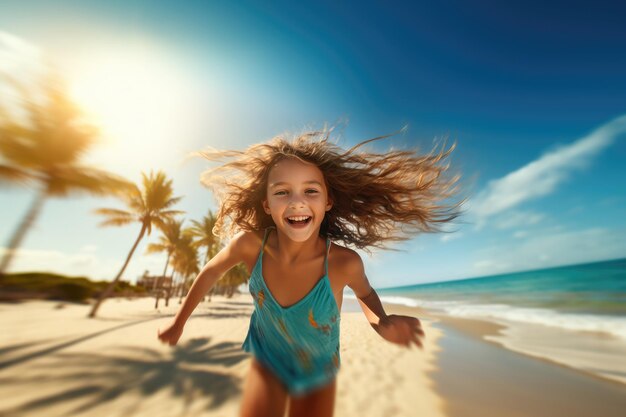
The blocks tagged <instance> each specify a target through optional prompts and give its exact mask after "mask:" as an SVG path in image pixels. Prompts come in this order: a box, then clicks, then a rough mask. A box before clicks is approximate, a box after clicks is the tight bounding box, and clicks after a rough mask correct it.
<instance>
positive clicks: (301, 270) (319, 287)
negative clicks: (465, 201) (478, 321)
mask: <svg viewBox="0 0 626 417" xmlns="http://www.w3.org/2000/svg"><path fill="white" fill-rule="evenodd" d="M331 131H332V130H323V131H317V132H309V133H305V134H302V135H300V136H299V137H297V138H296V139H295V140H292V141H288V140H286V139H284V138H282V137H276V138H274V139H273V140H271V141H270V142H268V143H265V144H258V145H254V146H252V147H250V148H249V149H247V150H246V151H243V152H238V151H222V152H220V151H215V150H211V151H206V152H201V153H200V155H202V156H204V157H206V158H207V159H209V160H221V159H222V158H224V157H228V158H235V159H234V160H232V161H230V162H228V163H225V164H224V165H222V166H220V167H217V168H214V169H211V170H209V171H207V172H206V173H205V174H203V182H204V183H205V184H206V185H208V186H210V187H211V188H212V189H213V190H214V192H215V193H216V195H217V197H218V199H219V200H220V203H221V204H220V208H219V211H218V214H217V217H218V220H217V223H216V226H215V229H214V231H220V232H221V235H222V236H227V235H228V234H229V233H230V234H232V233H233V232H235V231H236V230H237V229H239V231H238V233H237V234H236V235H235V236H234V237H233V238H232V240H231V241H230V243H229V244H228V245H227V246H226V247H225V248H224V249H222V250H221V251H220V252H219V253H218V254H217V255H216V256H215V257H214V258H212V259H211V260H210V261H209V262H208V263H207V264H206V266H205V267H204V268H203V270H202V271H201V272H200V273H199V275H198V276H197V277H196V279H195V281H194V283H193V285H192V287H191V289H190V290H189V293H188V295H187V297H186V299H185V302H184V304H183V305H182V306H181V308H180V310H179V311H178V313H177V315H176V317H175V318H174V320H173V322H172V323H171V324H170V325H169V326H168V327H166V328H165V329H163V330H162V331H159V332H158V337H159V339H160V340H161V341H162V342H164V343H168V344H169V345H175V344H176V343H177V342H178V339H179V338H180V336H181V334H182V332H183V327H184V325H185V322H186V321H187V319H188V318H189V316H190V315H191V313H192V311H193V310H194V309H195V308H196V306H197V305H198V303H199V302H200V300H201V299H202V297H203V296H204V295H205V294H206V293H207V292H208V291H209V290H210V289H211V288H212V286H213V285H214V284H215V282H216V281H217V280H218V279H219V278H220V277H221V276H222V275H223V274H224V273H225V272H227V271H228V270H229V269H230V268H232V267H233V266H235V265H236V264H238V263H240V262H243V263H244V264H245V265H246V267H247V268H248V271H250V281H249V289H250V293H251V294H252V297H253V300H254V307H255V309H254V312H253V314H252V317H251V320H250V327H249V330H248V335H247V337H246V339H245V341H244V343H243V345H242V348H243V349H244V350H245V351H246V352H250V353H251V354H252V362H251V367H250V370H249V372H248V375H247V379H246V382H245V387H244V392H243V399H242V403H241V408H240V415H241V416H283V415H284V414H285V409H286V408H287V406H288V408H289V416H299V417H304V416H316V417H321V416H332V414H333V408H334V400H335V392H336V375H337V373H338V371H339V368H340V364H341V360H340V354H339V353H340V350H339V323H340V320H341V318H340V311H341V305H342V301H343V290H344V288H345V287H346V286H348V287H350V288H351V289H352V290H353V291H354V293H355V295H356V297H357V299H358V302H359V304H360V305H361V308H362V309H363V311H364V313H365V315H366V317H367V320H368V321H369V323H370V324H371V326H372V328H373V329H374V330H375V331H376V332H377V333H378V334H379V335H380V336H381V337H382V338H383V339H385V340H387V341H389V342H392V343H396V344H400V345H403V346H406V347H407V348H408V347H410V346H411V345H412V344H415V345H416V346H418V347H419V348H422V343H421V340H420V338H422V337H424V332H423V331H422V329H421V324H420V321H419V320H418V319H417V318H414V317H408V316H401V315H387V314H386V313H385V311H384V309H383V306H382V304H381V301H380V299H379V297H378V295H377V294H376V291H374V289H373V288H372V287H371V285H370V283H369V281H368V279H367V277H366V275H365V272H364V268H363V262H362V260H361V258H360V256H359V255H358V254H357V252H355V251H354V250H352V249H348V248H346V247H344V246H341V245H339V244H337V242H342V243H344V244H346V245H352V246H354V247H356V248H362V249H366V250H367V248H369V247H380V248H384V246H383V243H385V242H390V241H399V240H405V239H408V238H409V237H410V236H411V235H413V234H415V233H417V232H433V231H438V230H436V229H435V228H434V225H435V224H436V223H445V222H448V221H451V220H453V219H454V218H455V217H457V216H458V215H459V213H457V212H455V211H454V210H455V209H457V208H458V207H459V206H460V205H461V204H462V202H461V203H457V204H454V205H452V206H450V207H445V206H437V205H434V204H433V203H434V202H435V200H437V199H441V198H445V197H448V196H451V195H453V192H454V191H455V189H456V188H455V187H452V186H453V185H454V183H455V182H456V181H457V180H458V178H459V177H458V176H456V177H454V178H452V179H450V180H444V179H443V178H442V176H441V174H442V173H443V172H444V171H446V169H447V168H448V166H447V165H446V166H439V165H437V163H438V162H439V161H440V160H441V159H443V158H445V157H446V156H448V155H449V153H450V152H452V150H453V149H454V147H455V145H456V144H454V145H453V146H452V148H451V149H450V150H448V151H447V152H442V153H440V154H437V155H434V154H432V153H431V154H428V155H418V154H417V153H416V152H412V151H389V152H387V153H383V154H378V153H373V152H370V153H366V152H362V151H361V152H359V151H358V148H360V147H361V146H362V145H363V144H365V143H368V142H371V141H373V140H377V139H382V138H384V137H387V136H383V137H380V138H375V139H371V140H369V141H366V142H362V143H360V144H358V145H356V146H354V147H353V148H351V149H349V150H347V151H345V150H343V149H341V148H340V147H338V146H336V145H334V144H332V143H330V142H329V140H328V139H329V135H330V133H331ZM446 209H447V210H448V212H446ZM227 221H229V222H230V225H229V226H230V227H229V228H228V230H227V231H225V229H226V228H225V227H224V226H225V222H227ZM320 277H321V278H320Z"/></svg>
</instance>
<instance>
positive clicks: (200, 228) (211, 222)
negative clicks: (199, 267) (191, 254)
mask: <svg viewBox="0 0 626 417" xmlns="http://www.w3.org/2000/svg"><path fill="white" fill-rule="evenodd" d="M216 222H217V217H215V215H214V214H213V212H212V211H211V210H209V214H208V215H206V216H204V217H203V218H202V220H201V221H199V222H198V221H196V220H192V221H191V223H192V224H193V226H192V227H191V229H189V230H190V232H191V233H192V234H193V236H194V237H195V238H196V241H195V245H196V247H197V248H198V249H199V248H202V247H206V253H205V256H204V263H205V264H206V263H207V262H209V260H211V258H213V257H214V256H215V255H217V253H218V252H219V251H220V249H221V248H222V246H223V244H222V242H221V241H220V238H219V237H217V236H216V235H214V234H213V228H214V227H215V223H216ZM214 292H215V286H214V287H213V288H211V290H210V291H209V301H211V296H212V295H213V293H214Z"/></svg>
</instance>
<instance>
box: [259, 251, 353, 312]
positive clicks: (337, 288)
mask: <svg viewBox="0 0 626 417" xmlns="http://www.w3.org/2000/svg"><path fill="white" fill-rule="evenodd" d="M328 264H329V271H328V280H329V283H330V287H331V290H332V293H333V296H334V298H335V302H336V303H337V306H338V308H339V309H341V304H342V301H343V297H342V296H343V287H344V285H342V283H341V282H340V281H339V277H338V276H337V274H333V270H334V268H333V265H332V258H331V256H329V259H328ZM260 266H261V273H262V276H263V280H264V283H265V286H266V287H267V288H268V289H269V291H270V292H271V293H272V296H273V297H274V299H275V300H276V301H277V302H278V304H280V305H281V306H282V307H284V308H287V307H290V306H293V305H295V304H297V303H298V302H300V301H301V300H303V299H304V298H305V297H306V296H307V295H308V294H309V293H310V292H311V291H313V290H315V289H316V287H317V286H318V285H323V283H322V282H321V281H322V280H324V279H326V278H325V268H324V257H323V256H320V257H314V258H311V259H308V260H306V261H304V262H299V263H298V264H294V265H291V266H285V265H281V264H280V263H279V262H277V261H276V259H274V258H273V257H272V256H271V255H268V254H267V253H265V254H264V255H263V259H262V262H261V265H260Z"/></svg>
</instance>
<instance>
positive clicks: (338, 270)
mask: <svg viewBox="0 0 626 417" xmlns="http://www.w3.org/2000/svg"><path fill="white" fill-rule="evenodd" d="M333 251H334V253H333ZM330 253H331V256H329V259H328V263H329V269H331V270H332V271H333V273H334V274H337V275H335V276H336V277H339V279H341V281H342V283H343V285H347V286H348V287H350V288H351V289H352V291H354V293H355V295H356V296H357V297H359V298H363V297H365V296H366V295H368V294H370V293H371V291H372V286H371V285H370V283H369V281H368V279H367V276H366V275H365V267H364V265H363V260H362V259H361V256H360V255H359V254H358V253H357V252H356V251H355V250H352V249H349V248H346V247H344V246H340V245H335V244H333V247H332V248H331V252H330Z"/></svg>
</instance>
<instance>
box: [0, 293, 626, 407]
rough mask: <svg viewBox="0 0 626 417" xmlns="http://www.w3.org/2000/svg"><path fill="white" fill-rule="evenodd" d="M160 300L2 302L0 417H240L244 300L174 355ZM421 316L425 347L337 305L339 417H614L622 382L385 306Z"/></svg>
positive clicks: (463, 326) (205, 312) (188, 337)
mask: <svg viewBox="0 0 626 417" xmlns="http://www.w3.org/2000/svg"><path fill="white" fill-rule="evenodd" d="M178 308H179V304H178V300H177V299H176V300H173V301H172V303H171V304H170V306H169V307H167V308H165V307H163V305H162V304H161V308H160V309H159V310H157V311H155V309H154V300H153V299H149V298H145V299H134V300H128V299H112V300H107V301H106V302H105V303H104V304H103V305H102V308H101V310H100V312H99V315H98V318H96V319H88V318H87V317H86V316H87V313H88V312H89V306H88V305H79V304H72V303H59V302H50V301H28V302H24V303H21V304H0V329H1V332H0V398H2V401H0V415H2V416H3V417H5V416H6V417H15V416H41V415H43V416H46V417H54V416H90V417H98V416H101V417H116V416H120V417H121V416H125V417H130V416H150V417H160V416H163V417H165V416H224V417H226V416H236V415H237V413H238V410H239V400H240V398H241V390H242V387H243V382H244V378H245V376H246V373H247V371H248V368H249V365H250V357H249V355H248V354H247V353H245V352H243V351H242V350H241V348H240V346H241V343H242V342H243V340H244V338H245V335H246V332H247V330H248V324H249V318H250V314H251V312H252V309H253V306H252V299H251V298H250V296H249V295H247V294H244V295H238V296H236V297H234V298H233V299H230V300H229V299H225V298H223V297H214V298H213V300H212V301H211V302H210V303H209V302H203V303H201V304H200V305H199V306H198V308H197V309H196V311H194V313H193V315H192V317H191V318H190V320H189V321H188V323H187V325H186V328H185V332H184V334H183V336H182V338H181V340H180V341H179V344H178V345H177V346H176V347H170V346H166V345H163V344H161V343H160V342H159V341H158V340H157V329H158V328H159V327H161V326H164V325H166V324H167V323H169V322H170V320H171V319H172V317H173V315H174V314H175V312H176V311H177V309H178ZM385 309H386V311H387V313H388V314H405V315H411V316H414V317H418V318H420V320H421V321H422V325H423V328H424V330H425V333H426V338H425V340H424V343H425V345H424V350H423V351H422V350H419V349H417V348H416V347H412V348H409V349H407V348H405V347H401V346H397V345H393V344H390V343H388V342H386V341H384V340H383V339H381V338H380V337H379V336H378V335H377V334H376V333H375V332H374V331H373V330H372V329H371V327H370V326H369V324H368V323H367V321H366V319H365V316H364V315H363V313H362V312H361V311H360V308H359V307H358V304H357V303H356V302H355V301H354V300H349V299H346V300H344V306H343V308H342V320H341V355H342V368H341V371H340V373H339V376H338V388H337V399H336V407H335V416H337V417H350V416H365V417H367V416H376V417H384V416H400V417H401V416H420V417H423V416H426V417H439V416H449V417H474V416H476V417H478V416H480V417H502V416H507V417H508V416H533V417H540V416H546V417H548V416H550V417H552V416H556V415H568V417H577V416H581V417H582V416H590V415H601V416H603V417H612V416H621V415H623V410H624V409H626V385H624V384H620V383H617V382H615V381H607V380H604V379H600V378H594V377H593V376H591V375H590V374H588V373H585V372H581V371H580V370H575V369H571V368H568V367H566V366H562V365H558V364H555V363H552V362H548V361H545V360H540V359H537V358H536V357H532V356H528V355H524V354H522V353H519V352H513V351H511V350H508V349H505V348H503V347H502V346H501V345H500V344H499V343H497V337H498V335H500V334H501V332H502V331H503V328H502V326H499V325H497V324H494V323H489V322H484V321H477V320H465V319H454V318H451V317H444V316H439V315H435V314H434V313H431V312H429V311H426V310H423V309H418V308H409V307H403V306H397V305H389V304H385Z"/></svg>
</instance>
